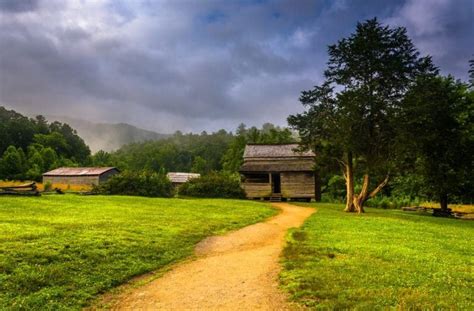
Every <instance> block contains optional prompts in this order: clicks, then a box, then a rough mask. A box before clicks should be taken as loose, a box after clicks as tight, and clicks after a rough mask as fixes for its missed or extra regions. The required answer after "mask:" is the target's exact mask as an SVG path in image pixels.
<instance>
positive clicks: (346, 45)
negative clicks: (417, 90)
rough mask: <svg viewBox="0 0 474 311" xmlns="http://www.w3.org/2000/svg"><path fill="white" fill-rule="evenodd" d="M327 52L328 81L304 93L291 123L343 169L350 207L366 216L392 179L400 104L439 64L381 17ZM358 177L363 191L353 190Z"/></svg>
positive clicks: (320, 155)
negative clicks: (368, 207) (419, 78)
mask: <svg viewBox="0 0 474 311" xmlns="http://www.w3.org/2000/svg"><path fill="white" fill-rule="evenodd" d="M328 53H329V61H328V67H327V70H326V71H325V72H324V76H325V81H324V82H323V83H322V84H321V85H319V86H315V87H314V88H313V89H312V90H309V91H304V92H302V94H301V97H300V101H301V103H302V104H303V105H304V106H305V107H306V109H307V110H306V111H305V112H304V113H302V114H297V115H293V116H290V117H289V118H288V122H289V124H290V125H291V126H293V127H294V128H295V129H296V130H298V131H299V133H300V137H301V138H302V145H303V147H305V148H311V149H313V151H314V152H315V153H316V155H317V157H318V158H320V159H332V160H333V161H328V163H333V162H334V161H337V162H338V163H339V164H340V165H341V166H342V169H343V175H344V178H345V181H346V209H345V210H346V211H348V212H359V213H360V212H363V211H364V208H363V206H364V203H365V202H366V201H367V200H368V199H369V198H371V197H373V196H375V195H376V194H377V193H378V192H379V191H380V190H381V189H382V188H383V187H384V186H385V185H386V184H387V182H388V178H389V173H390V170H391V167H392V160H393V152H394V150H393V149H392V146H393V142H394V139H395V128H396V124H395V123H394V115H395V112H396V108H397V107H398V106H399V104H400V101H401V100H402V98H403V96H404V94H405V93H406V91H407V89H408V88H409V87H410V85H411V84H412V83H413V81H414V80H415V78H416V77H417V76H418V75H420V74H423V73H432V74H435V73H436V72H437V69H436V68H435V67H434V66H433V65H432V62H431V58H430V57H420V56H419V52H418V51H417V50H416V49H415V47H414V45H413V43H412V42H411V40H410V39H409V37H408V36H407V33H406V29H405V28H403V27H396V28H390V27H388V26H384V25H381V24H380V23H379V22H378V21H377V19H375V18H374V19H371V20H367V21H365V22H363V23H358V24H357V27H356V31H355V33H354V34H352V35H350V36H349V37H347V38H344V39H342V40H340V41H339V42H338V43H337V44H335V45H331V46H329V48H328ZM331 165H332V164H331ZM359 176H360V177H361V182H362V185H361V190H360V192H359V193H354V184H355V178H357V177H359Z"/></svg>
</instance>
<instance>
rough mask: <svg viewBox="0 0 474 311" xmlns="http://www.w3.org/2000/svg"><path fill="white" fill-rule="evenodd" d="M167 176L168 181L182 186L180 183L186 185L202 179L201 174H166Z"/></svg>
mask: <svg viewBox="0 0 474 311" xmlns="http://www.w3.org/2000/svg"><path fill="white" fill-rule="evenodd" d="M166 176H168V179H169V180H170V181H171V182H172V183H177V184H180V183H185V182H187V181H189V180H191V179H193V178H198V177H201V174H195V173H177V172H170V173H168V174H166Z"/></svg>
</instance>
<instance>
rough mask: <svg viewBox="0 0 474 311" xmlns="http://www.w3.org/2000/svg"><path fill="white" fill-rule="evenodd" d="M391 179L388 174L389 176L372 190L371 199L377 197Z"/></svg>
mask: <svg viewBox="0 0 474 311" xmlns="http://www.w3.org/2000/svg"><path fill="white" fill-rule="evenodd" d="M389 177H390V175H388V174H387V176H385V179H384V180H383V181H382V182H381V183H380V184H379V185H378V186H377V187H376V188H375V189H374V190H372V192H371V193H370V194H369V198H373V197H375V195H376V194H377V193H379V191H380V190H382V188H383V187H385V185H387V183H388V180H389Z"/></svg>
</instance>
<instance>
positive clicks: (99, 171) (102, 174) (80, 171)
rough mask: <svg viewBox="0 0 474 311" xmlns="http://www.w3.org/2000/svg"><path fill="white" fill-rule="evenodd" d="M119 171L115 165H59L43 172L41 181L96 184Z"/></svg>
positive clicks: (66, 183)
mask: <svg viewBox="0 0 474 311" xmlns="http://www.w3.org/2000/svg"><path fill="white" fill-rule="evenodd" d="M119 172H120V171H119V170H118V169H117V168H115V167H60V168H57V169H54V170H52V171H49V172H46V173H44V174H43V183H47V182H49V183H51V184H65V185H98V184H100V183H103V182H105V181H106V180H107V179H109V178H110V177H111V176H113V175H115V174H118V173H119Z"/></svg>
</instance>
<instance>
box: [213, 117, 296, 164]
mask: <svg viewBox="0 0 474 311" xmlns="http://www.w3.org/2000/svg"><path fill="white" fill-rule="evenodd" d="M294 142H296V139H295V137H294V135H293V133H292V132H291V131H290V130H289V129H288V128H280V127H277V126H274V125H273V124H271V123H265V124H263V126H262V128H261V129H258V128H256V127H251V128H250V129H247V128H246V126H245V124H243V123H242V124H240V125H239V127H238V128H237V131H236V136H235V138H234V139H233V140H232V142H231V143H230V145H229V148H228V149H227V151H226V152H225V154H224V155H223V157H222V167H223V169H224V171H227V172H238V171H239V168H240V166H241V165H242V163H243V155H244V150H245V145H246V144H285V143H294Z"/></svg>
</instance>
